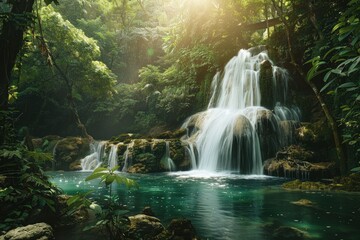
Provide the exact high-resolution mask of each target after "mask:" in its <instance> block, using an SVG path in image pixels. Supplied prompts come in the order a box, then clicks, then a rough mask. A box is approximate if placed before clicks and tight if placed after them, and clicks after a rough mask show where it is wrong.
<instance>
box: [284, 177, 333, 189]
mask: <svg viewBox="0 0 360 240" xmlns="http://www.w3.org/2000/svg"><path fill="white" fill-rule="evenodd" d="M282 187H283V188H285V189H289V190H314V191H324V190H332V189H333V186H332V185H329V184H325V183H321V182H310V181H306V182H303V181H300V180H299V179H296V180H294V181H291V182H287V183H284V184H283V185H282Z"/></svg>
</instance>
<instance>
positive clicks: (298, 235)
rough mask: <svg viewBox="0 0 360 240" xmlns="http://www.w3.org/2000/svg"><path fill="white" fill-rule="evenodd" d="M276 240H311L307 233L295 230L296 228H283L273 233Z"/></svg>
mask: <svg viewBox="0 0 360 240" xmlns="http://www.w3.org/2000/svg"><path fill="white" fill-rule="evenodd" d="M272 237H273V239H274V240H287V239H288V240H304V239H309V236H308V234H307V233H306V232H304V231H302V230H300V229H297V228H294V227H286V226H282V227H279V228H277V229H275V231H274V232H273V235H272Z"/></svg>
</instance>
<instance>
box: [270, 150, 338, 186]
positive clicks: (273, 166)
mask: <svg viewBox="0 0 360 240" xmlns="http://www.w3.org/2000/svg"><path fill="white" fill-rule="evenodd" d="M313 156H314V153H313V152H312V151H308V150H306V149H304V148H302V147H300V146H296V145H292V146H289V147H287V148H285V149H283V150H281V151H279V152H277V154H276V157H275V158H272V159H268V160H266V161H265V162H264V164H263V167H264V174H266V175H270V176H278V177H287V178H298V179H306V180H316V179H322V178H330V177H333V176H334V175H335V164H334V163H333V162H317V163H314V162H312V161H313V158H314V157H313Z"/></svg>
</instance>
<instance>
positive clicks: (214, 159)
mask: <svg viewBox="0 0 360 240" xmlns="http://www.w3.org/2000/svg"><path fill="white" fill-rule="evenodd" d="M264 61H267V62H269V63H270V65H271V67H272V75H273V76H272V78H273V80H272V83H270V84H271V85H272V88H273V89H270V90H272V96H271V97H272V100H273V101H274V107H275V105H276V106H277V107H276V108H275V113H273V112H272V111H270V110H268V109H266V108H264V107H261V101H262V99H261V89H260V68H261V64H262V63H263V62H264ZM211 87H212V95H211V98H210V101H209V105H208V109H207V110H206V111H204V112H201V113H197V114H195V115H193V116H191V117H190V118H189V119H187V121H186V122H185V123H184V124H183V127H184V128H186V129H187V133H188V134H187V136H185V137H184V138H183V141H184V142H185V143H186V144H187V145H188V147H187V149H188V152H189V156H190V158H191V162H192V166H193V169H198V170H206V171H235V172H239V173H244V174H262V155H263V153H262V152H261V151H262V149H261V146H262V145H265V143H266V142H271V144H272V148H275V149H276V148H279V147H281V146H282V145H284V144H286V143H284V141H282V140H280V139H286V138H281V137H279V138H277V136H278V135H282V131H281V126H280V120H299V117H298V115H296V114H297V111H294V110H290V109H289V108H286V107H283V104H285V103H286V101H287V95H288V74H287V72H286V71H285V70H284V69H281V68H279V67H276V66H274V65H273V63H272V62H271V60H270V59H269V57H268V55H267V52H266V51H262V52H260V53H258V54H253V53H252V50H240V52H239V54H238V56H236V57H234V58H232V59H231V60H230V61H229V62H228V63H227V65H226V67H225V70H224V73H223V74H222V78H221V75H220V73H217V74H216V75H215V77H214V79H213V82H212V85H211ZM287 109H289V111H287ZM277 114H279V116H277ZM290 115H291V116H290ZM269 129H270V130H271V131H270V132H271V134H272V135H270V137H269V136H268V135H267V134H268V132H269ZM274 136H275V137H274Z"/></svg>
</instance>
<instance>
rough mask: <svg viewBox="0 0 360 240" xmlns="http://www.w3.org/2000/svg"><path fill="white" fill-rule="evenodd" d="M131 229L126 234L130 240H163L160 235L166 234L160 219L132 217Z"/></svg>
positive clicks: (130, 218) (142, 216)
mask: <svg viewBox="0 0 360 240" xmlns="http://www.w3.org/2000/svg"><path fill="white" fill-rule="evenodd" d="M129 220H130V227H129V229H128V231H127V233H126V235H127V237H129V238H130V239H149V240H150V239H162V238H159V235H160V234H164V233H165V231H166V230H165V227H164V226H163V225H162V224H161V222H160V219H158V218H156V217H153V216H148V215H145V214H138V215H135V216H130V217H129Z"/></svg>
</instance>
